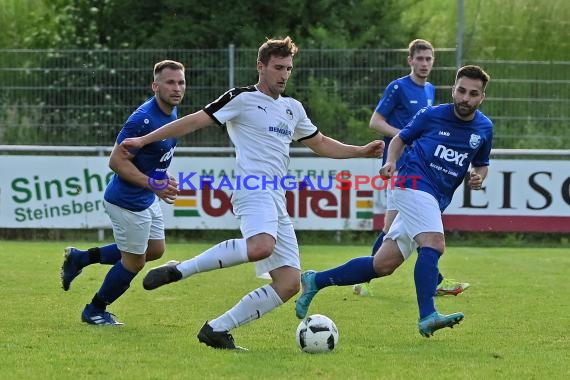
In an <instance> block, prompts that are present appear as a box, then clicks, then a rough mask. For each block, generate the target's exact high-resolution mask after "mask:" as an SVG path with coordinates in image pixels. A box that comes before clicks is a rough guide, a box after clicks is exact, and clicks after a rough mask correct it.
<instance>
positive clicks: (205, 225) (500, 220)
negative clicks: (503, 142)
mask: <svg viewBox="0 0 570 380" xmlns="http://www.w3.org/2000/svg"><path fill="white" fill-rule="evenodd" d="M233 167H234V158H232V157H175V158H174V160H173V162H172V165H171V168H170V170H169V172H170V174H171V175H174V176H175V177H176V178H177V179H178V182H179V188H180V195H179V197H178V199H177V200H176V203H175V204H174V205H168V204H166V203H163V211H164V215H165V222H166V227H167V228H169V229H237V228H238V221H237V220H236V218H235V216H234V215H233V214H232V208H231V202H230V196H231V193H232V191H233V190H234V189H235V188H236V187H238V186H240V188H242V189H259V188H269V189H274V188H282V189H285V190H286V194H287V195H286V196H287V208H288V211H289V214H290V215H291V217H292V219H293V221H294V224H295V227H296V228H297V229H299V230H345V229H347V230H371V229H378V228H380V227H381V223H382V214H383V213H384V210H385V191H384V190H383V189H385V188H386V186H390V185H391V183H390V182H386V181H384V180H383V179H381V178H380V177H379V176H378V170H379V167H380V165H379V162H378V160H373V159H348V160H332V159H328V158H292V159H291V163H290V170H289V173H288V176H287V177H284V178H257V177H253V176H246V177H243V178H241V177H239V176H236V175H235V172H234V170H233ZM0 173H2V181H1V182H0V227H2V228H110V223H109V220H108V217H107V215H106V214H105V211H104V208H103V193H104V190H105V185H106V183H107V182H108V181H109V179H110V177H111V176H112V172H111V171H110V169H109V167H108V159H107V158H106V157H92V156H27V155H21V156H8V155H6V156H0ZM444 225H445V227H446V229H448V230H460V231H526V232H533V231H536V232H541V231H542V232H570V162H568V161H563V160H493V161H492V163H491V168H490V171H489V176H488V178H487V180H486V183H485V188H484V189H483V190H482V191H471V190H469V189H467V188H464V187H463V186H461V187H460V188H459V189H458V190H457V191H456V193H455V196H454V198H453V202H452V203H451V205H450V206H449V207H448V208H447V210H446V211H445V213H444Z"/></svg>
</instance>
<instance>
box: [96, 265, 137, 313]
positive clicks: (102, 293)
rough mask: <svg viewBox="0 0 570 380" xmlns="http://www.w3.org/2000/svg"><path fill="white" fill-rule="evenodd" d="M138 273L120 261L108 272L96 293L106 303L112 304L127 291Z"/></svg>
mask: <svg viewBox="0 0 570 380" xmlns="http://www.w3.org/2000/svg"><path fill="white" fill-rule="evenodd" d="M136 275H137V274H136V273H133V272H130V271H128V270H127V269H125V267H124V266H123V263H122V262H121V261H119V262H118V263H116V264H115V265H113V267H112V268H111V269H109V272H107V276H105V280H103V284H102V285H101V288H100V289H99V291H98V292H97V294H96V295H95V297H97V298H98V299H99V300H101V301H103V302H104V303H105V305H110V304H112V303H113V302H114V301H115V300H116V299H117V298H119V297H120V296H121V295H123V293H125V292H126V291H127V289H128V288H129V286H130V285H131V281H132V280H133V278H135V276H136Z"/></svg>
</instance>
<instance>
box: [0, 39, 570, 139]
mask: <svg viewBox="0 0 570 380" xmlns="http://www.w3.org/2000/svg"><path fill="white" fill-rule="evenodd" d="M256 54H257V50H256V49H236V48H234V47H232V46H230V47H228V49H192V50H113V51H102V50H0V89H1V91H0V144H11V145H17V144H25V145H56V146H58V145H81V146H84V145H103V146H105V145H112V144H113V141H114V139H115V137H116V134H117V132H118V131H119V129H120V128H121V126H122V124H123V122H124V121H125V119H126V117H127V116H128V115H129V114H130V113H131V112H132V111H133V110H134V109H135V108H136V107H137V106H138V105H139V104H140V103H141V102H142V101H144V100H145V99H146V98H147V97H148V96H151V95H152V92H151V88H150V84H151V82H152V67H153V65H154V63H155V62H157V61H160V60H162V59H166V58H169V59H175V60H179V61H181V62H183V63H184V64H185V65H186V67H187V82H188V88H187V93H186V98H185V100H184V101H183V105H182V106H181V107H180V112H179V114H180V115H185V114H188V113H190V112H194V111H196V110H198V109H200V108H201V107H203V106H204V105H205V104H207V103H208V102H210V101H211V100H213V99H215V98H216V97H218V96H219V95H220V94H221V93H223V92H224V91H226V90H227V89H228V88H231V87H233V86H244V85H249V84H253V83H255V82H256V80H257V72H256V70H255V59H256ZM406 55H407V51H406V50H401V49H400V50H372V49H366V50H354V49H351V50H336V49H335V50H322V49H303V50H302V51H301V52H300V54H299V56H298V57H297V58H296V59H295V69H294V74H293V77H292V79H291V80H290V82H289V84H288V85H287V93H289V94H290V95H292V96H295V97H297V98H298V99H299V100H301V101H303V102H304V104H305V106H306V108H307V111H308V113H309V115H310V117H311V118H312V119H313V121H314V122H315V124H316V125H318V126H319V128H320V129H321V130H323V131H324V132H325V133H327V134H330V135H331V136H334V137H337V138H339V139H342V140H346V141H347V142H351V143H363V142H365V141H368V140H369V139H370V138H371V137H372V136H373V134H372V131H371V130H369V129H368V128H367V125H368V121H369V119H370V115H371V112H372V110H373V108H374V106H375V105H376V104H377V102H378V100H379V98H380V96H381V95H382V91H383V89H384V87H385V86H386V85H387V84H388V83H389V82H390V81H391V80H393V79H395V78H397V77H399V76H403V75H406V74H408V73H409V67H408V66H407V65H406ZM466 63H475V64H479V65H481V66H482V67H484V68H485V69H486V70H487V71H488V72H489V73H490V74H491V77H492V80H491V83H490V85H489V87H488V89H487V99H486V101H485V102H484V103H483V106H482V110H483V111H484V112H486V113H487V114H488V115H489V116H490V117H491V118H492V119H493V120H494V121H495V148H567V147H568V146H569V145H570V137H569V136H570V134H568V133H567V131H566V129H567V125H568V124H569V121H570V62H520V61H490V60H485V61H483V60H476V59H473V60H467V61H466ZM455 70H456V67H455V51H454V49H438V50H437V51H436V64H435V67H434V70H433V72H432V74H431V76H430V81H431V82H432V83H434V84H435V85H436V87H437V90H438V91H437V102H439V103H441V102H448V101H450V99H451V98H450V87H451V85H452V83H453V80H454V75H455ZM181 145H187V146H214V147H216V146H228V145H229V140H228V138H227V136H226V134H225V133H222V132H220V131H219V130H218V129H215V128H211V129H205V130H202V131H199V132H197V133H196V134H194V135H193V136H192V137H191V138H190V137H188V136H186V137H185V138H184V139H183V140H182V142H181Z"/></svg>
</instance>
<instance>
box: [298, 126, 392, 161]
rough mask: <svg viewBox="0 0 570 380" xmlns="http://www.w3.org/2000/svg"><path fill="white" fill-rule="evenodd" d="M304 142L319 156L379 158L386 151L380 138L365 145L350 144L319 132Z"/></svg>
mask: <svg viewBox="0 0 570 380" xmlns="http://www.w3.org/2000/svg"><path fill="white" fill-rule="evenodd" d="M302 142H303V144H305V146H307V147H309V148H310V149H311V150H312V151H313V152H315V153H316V154H318V155H319V156H323V157H330V158H356V157H371V158H372V157H374V158H379V157H382V154H383V153H384V141H380V140H374V141H372V142H369V143H368V144H366V145H364V146H357V145H348V144H345V143H342V142H340V141H338V140H335V139H333V138H330V137H328V136H325V135H323V134H322V133H320V132H319V133H317V134H316V135H315V136H313V137H311V138H310V139H307V140H303V141H302Z"/></svg>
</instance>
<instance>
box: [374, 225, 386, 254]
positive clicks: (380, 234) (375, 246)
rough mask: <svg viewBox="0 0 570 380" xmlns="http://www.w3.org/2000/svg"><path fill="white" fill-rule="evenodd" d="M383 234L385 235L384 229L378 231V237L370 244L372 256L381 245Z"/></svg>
mask: <svg viewBox="0 0 570 380" xmlns="http://www.w3.org/2000/svg"><path fill="white" fill-rule="evenodd" d="M384 236H386V233H385V232H384V230H382V231H380V233H379V234H378V237H377V238H376V241H375V242H374V245H373V246H372V256H374V255H375V254H376V252H378V250H379V249H380V247H381V246H382V242H384Z"/></svg>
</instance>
